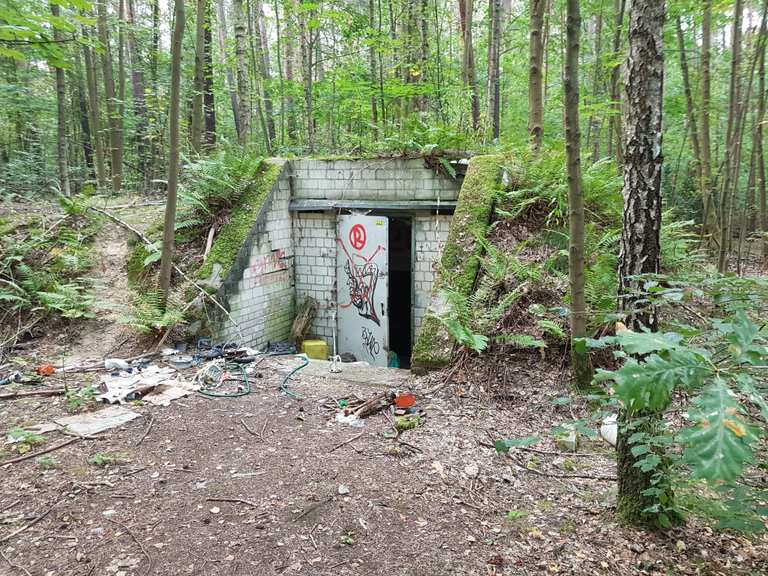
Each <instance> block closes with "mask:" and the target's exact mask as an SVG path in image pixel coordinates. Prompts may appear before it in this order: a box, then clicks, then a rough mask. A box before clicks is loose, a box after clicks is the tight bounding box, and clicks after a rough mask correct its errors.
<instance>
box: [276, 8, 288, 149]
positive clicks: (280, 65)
mask: <svg viewBox="0 0 768 576" xmlns="http://www.w3.org/2000/svg"><path fill="white" fill-rule="evenodd" d="M273 10H274V12H275V35H276V43H275V44H276V45H275V48H276V50H277V77H278V80H279V81H280V145H281V146H285V105H286V104H285V75H284V74H283V34H282V32H281V30H280V4H279V0H275V4H274V6H273Z"/></svg>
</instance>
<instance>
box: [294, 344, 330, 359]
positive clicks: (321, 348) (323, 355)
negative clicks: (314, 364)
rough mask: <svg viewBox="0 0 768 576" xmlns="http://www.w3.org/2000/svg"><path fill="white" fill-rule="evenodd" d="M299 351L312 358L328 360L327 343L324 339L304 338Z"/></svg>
mask: <svg viewBox="0 0 768 576" xmlns="http://www.w3.org/2000/svg"><path fill="white" fill-rule="evenodd" d="M301 351H302V352H304V354H306V355H307V356H308V357H309V358H312V359H313V360H328V344H326V342H325V340H304V342H303V343H302V345H301Z"/></svg>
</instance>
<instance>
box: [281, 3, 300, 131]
mask: <svg viewBox="0 0 768 576" xmlns="http://www.w3.org/2000/svg"><path fill="white" fill-rule="evenodd" d="M285 7H286V13H285V14H284V20H285V81H286V83H287V84H288V86H289V89H290V88H292V85H293V81H294V65H295V61H296V28H295V26H294V19H295V18H296V0H287V2H286V4H285ZM285 106H286V112H287V116H288V118H287V122H286V124H287V128H288V138H289V139H290V140H291V142H296V136H297V126H296V106H295V103H294V100H293V95H292V93H289V94H288V95H287V96H286V99H285Z"/></svg>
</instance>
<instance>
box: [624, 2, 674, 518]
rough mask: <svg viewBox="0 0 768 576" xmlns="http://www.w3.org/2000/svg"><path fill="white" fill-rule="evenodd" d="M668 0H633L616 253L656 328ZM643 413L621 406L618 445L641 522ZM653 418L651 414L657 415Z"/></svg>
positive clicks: (645, 318) (631, 319)
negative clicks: (643, 277) (638, 430)
mask: <svg viewBox="0 0 768 576" xmlns="http://www.w3.org/2000/svg"><path fill="white" fill-rule="evenodd" d="M663 30H664V0H642V1H636V2H633V5H632V10H631V14H630V21H629V53H628V55H627V60H626V65H625V73H626V78H625V94H624V95H625V106H624V114H625V116H624V119H623V124H624V189H623V191H622V192H623V196H624V216H623V226H622V232H621V252H620V255H619V310H620V311H621V312H624V313H625V314H626V318H627V322H626V323H627V325H628V326H629V327H630V329H632V330H640V329H641V328H643V327H645V328H648V329H650V330H656V329H657V328H658V318H657V315H656V311H655V309H653V308H650V309H649V308H647V307H645V308H639V307H638V306H637V302H638V300H639V298H640V297H641V296H639V294H638V292H639V291H640V288H641V284H640V283H639V282H638V280H637V279H635V278H634V277H635V276H637V275H639V274H649V273H650V274H653V273H657V272H659V264H660V231H661V171H662V160H663V157H662V152H661V137H662V131H661V116H662V103H663V99H662V96H663V82H664V50H663V38H664V35H663ZM638 416H639V415H637V414H632V413H630V412H627V411H623V412H622V417H621V422H620V425H619V440H618V444H617V452H618V455H617V459H618V462H617V463H618V475H619V495H618V502H617V510H618V513H619V514H620V515H621V516H623V517H624V518H625V519H626V520H627V521H629V522H633V523H641V522H643V521H644V520H645V515H644V513H643V510H644V509H645V508H646V507H647V506H648V505H649V504H651V503H652V502H653V501H654V499H653V498H651V497H649V496H646V495H644V494H643V491H644V490H646V489H647V488H649V487H650V481H651V477H650V474H649V473H642V472H641V471H640V470H639V469H638V468H637V467H636V466H635V464H636V462H637V457H635V456H634V455H633V454H632V451H631V448H632V444H631V443H630V442H629V438H628V436H629V435H630V434H631V433H632V432H634V431H635V430H631V428H630V427H629V424H630V423H632V422H633V420H634V419H635V418H637V417H638ZM653 419H654V417H653V416H652V417H651V420H653Z"/></svg>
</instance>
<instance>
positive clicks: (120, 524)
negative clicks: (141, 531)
mask: <svg viewBox="0 0 768 576" xmlns="http://www.w3.org/2000/svg"><path fill="white" fill-rule="evenodd" d="M107 521H108V522H112V524H116V525H117V526H120V528H122V529H123V530H125V532H126V533H127V534H128V535H129V536H130V537H131V538H133V541H134V542H136V544H138V545H139V548H141V551H142V552H143V553H144V556H146V557H147V561H148V562H149V566H147V569H146V571H145V572H144V576H146V575H147V574H149V573H150V572H152V565H153V564H154V561H153V560H152V556H150V555H149V552H147V549H146V548H144V544H142V543H141V541H140V540H139V539H138V538H136V535H135V534H134V533H133V532H132V531H131V529H130V528H128V526H126V525H125V524H123V523H121V522H118V521H117V520H112V519H111V518H107Z"/></svg>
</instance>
